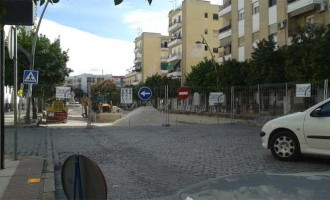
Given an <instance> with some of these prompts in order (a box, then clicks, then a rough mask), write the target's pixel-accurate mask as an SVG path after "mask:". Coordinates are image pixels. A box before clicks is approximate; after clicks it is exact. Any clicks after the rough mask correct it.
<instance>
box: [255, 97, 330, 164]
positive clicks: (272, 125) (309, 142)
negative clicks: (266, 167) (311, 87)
mask: <svg viewBox="0 0 330 200" xmlns="http://www.w3.org/2000/svg"><path fill="white" fill-rule="evenodd" d="M260 136H261V138H262V146H263V147H264V148H267V149H270V150H271V152H272V154H273V156H274V157H275V158H277V159H279V160H282V161H294V160H297V159H298V158H299V157H300V155H301V154H310V155H321V156H330V98H329V99H327V100H324V101H322V102H321V103H319V104H316V105H315V106H312V107H311V108H309V109H307V110H306V111H304V112H298V113H293V114H290V115H286V116H282V117H279V118H276V119H273V120H271V121H269V122H267V123H266V124H265V125H264V126H263V127H262V129H261V132H260Z"/></svg>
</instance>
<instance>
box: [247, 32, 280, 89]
mask: <svg viewBox="0 0 330 200" xmlns="http://www.w3.org/2000/svg"><path fill="white" fill-rule="evenodd" d="M253 50H254V51H253V52H252V55H251V60H250V61H249V63H248V65H247V67H248V71H247V80H246V82H247V83H248V84H261V83H281V82H285V81H286V76H285V70H284V63H285V61H284V56H283V51H281V49H277V47H276V42H275V41H274V38H273V37H272V36H269V37H268V40H266V39H263V40H262V41H260V42H259V43H258V44H257V47H256V48H255V47H254V48H253Z"/></svg>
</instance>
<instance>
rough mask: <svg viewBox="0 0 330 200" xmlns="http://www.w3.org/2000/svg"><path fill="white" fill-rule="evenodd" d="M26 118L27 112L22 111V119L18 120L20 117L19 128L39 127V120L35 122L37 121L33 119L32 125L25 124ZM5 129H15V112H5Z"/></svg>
mask: <svg viewBox="0 0 330 200" xmlns="http://www.w3.org/2000/svg"><path fill="white" fill-rule="evenodd" d="M17 115H18V114H17ZM24 117H25V111H22V113H21V118H18V116H17V118H18V119H17V124H18V126H20V127H37V126H38V123H37V120H35V119H31V123H30V124H25V121H24ZM5 127H8V128H12V127H14V111H9V112H5Z"/></svg>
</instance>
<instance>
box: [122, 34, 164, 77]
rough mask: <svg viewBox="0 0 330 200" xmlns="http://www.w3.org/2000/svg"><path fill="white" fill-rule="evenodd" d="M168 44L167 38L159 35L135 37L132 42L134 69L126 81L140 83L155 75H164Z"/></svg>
mask: <svg viewBox="0 0 330 200" xmlns="http://www.w3.org/2000/svg"><path fill="white" fill-rule="evenodd" d="M168 42H169V37H168V36H163V35H161V34H160V33H149V32H143V33H142V34H141V35H140V36H139V37H137V38H136V39H135V41H134V43H135V49H134V53H135V60H134V67H133V69H132V71H131V73H129V74H128V75H127V78H126V79H127V80H132V81H134V82H135V83H140V82H144V81H145V80H146V79H147V78H148V77H150V76H153V75H155V74H162V73H166V72H167V70H168V65H167V58H168ZM125 82H127V81H125Z"/></svg>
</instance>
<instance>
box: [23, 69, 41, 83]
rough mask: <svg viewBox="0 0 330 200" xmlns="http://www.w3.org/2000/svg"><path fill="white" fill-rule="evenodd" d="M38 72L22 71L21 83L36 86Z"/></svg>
mask: <svg viewBox="0 0 330 200" xmlns="http://www.w3.org/2000/svg"><path fill="white" fill-rule="evenodd" d="M38 74H39V73H38V71H33V70H24V74H23V83H24V84H38Z"/></svg>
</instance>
